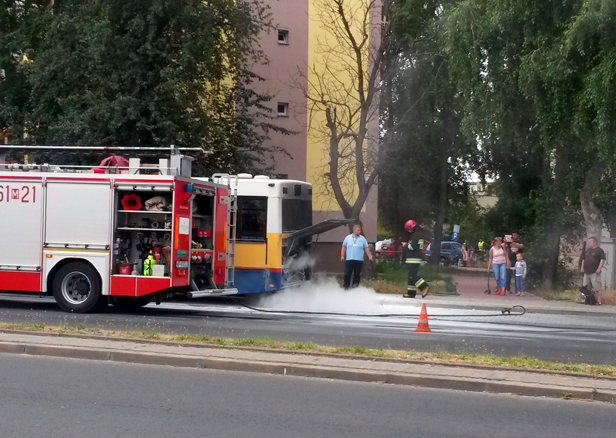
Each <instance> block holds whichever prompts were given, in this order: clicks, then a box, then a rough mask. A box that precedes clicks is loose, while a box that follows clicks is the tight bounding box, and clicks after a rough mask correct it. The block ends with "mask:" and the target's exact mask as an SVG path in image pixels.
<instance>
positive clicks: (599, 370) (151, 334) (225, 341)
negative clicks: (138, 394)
mask: <svg viewBox="0 0 616 438" xmlns="http://www.w3.org/2000/svg"><path fill="white" fill-rule="evenodd" d="M0 329H2V330H22V331H32V332H45V333H63V334H81V335H98V336H108V337H117V338H133V339H148V340H159V341H167V342H185V343H191V344H204V345H213V346H227V347H260V348H271V349H278V350H286V351H303V352H315V353H337V354H345V355H351V356H354V355H356V356H364V357H380V358H388V359H404V360H415V361H426V362H430V363H442V364H452V363H454V364H460V365H464V364H467V365H488V366H496V367H504V368H519V369H528V370H543V371H559V372H570V373H580V374H587V375H594V376H611V377H616V366H612V365H593V364H585V363H571V362H568V363H562V362H549V361H544V360H539V359H535V358H533V357H529V356H526V355H522V356H496V355H493V354H475V353H442V352H434V353H431V352H421V351H415V350H408V351H406V350H384V349H380V348H379V349H375V348H366V347H361V346H355V347H332V346H327V345H318V344H313V343H303V342H289V341H276V340H274V339H270V338H220V337H215V336H209V335H188V334H183V335H176V334H165V333H160V332H158V331H155V330H149V331H141V332H139V331H117V330H103V329H96V328H87V327H85V326H83V325H78V326H70V325H69V326H61V327H57V326H48V325H45V324H12V323H0Z"/></svg>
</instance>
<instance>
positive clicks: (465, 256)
mask: <svg viewBox="0 0 616 438" xmlns="http://www.w3.org/2000/svg"><path fill="white" fill-rule="evenodd" d="M471 252H472V249H471V244H470V243H468V240H465V241H464V244H463V245H462V260H464V266H466V267H467V268H470V267H471V257H472V254H471Z"/></svg>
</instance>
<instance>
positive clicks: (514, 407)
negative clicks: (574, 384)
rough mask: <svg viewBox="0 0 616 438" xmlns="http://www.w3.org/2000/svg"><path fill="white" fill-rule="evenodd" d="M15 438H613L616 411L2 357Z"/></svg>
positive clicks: (8, 420)
mask: <svg viewBox="0 0 616 438" xmlns="http://www.w3.org/2000/svg"><path fill="white" fill-rule="evenodd" d="M0 369H2V372H1V373H0V406H1V408H0V424H1V425H2V426H1V430H2V432H1V434H2V437H3V438H22V437H28V438H55V437H57V438H72V437H75V438H95V437H105V438H108V437H115V436H117V437H132V438H135V437H148V438H157V437H161V438H169V437H177V438H181V437H216V438H220V437H252V438H261V437H263V438H276V437H284V438H288V437H296V438H304V437H319V438H322V437H336V438H338V437H341V438H343V437H353V438H361V437H370V438H373V437H395V438H400V437H407V436H418V437H439V438H447V437H459V438H463V437H469V438H471V437H472V438H476V437H478V436H479V437H494V438H496V437H516V438H520V437H537V436H541V437H544V438H548V437H558V438H568V437H572V438H573V437H575V438H578V437H580V436H589V437H601V436H603V437H607V436H613V434H614V427H615V426H616V420H615V418H616V406H614V405H611V404H606V403H592V402H581V401H573V400H556V399H541V398H528V397H514V396H507V395H493V394H482V393H466V392H461V391H446V390H434V389H421V388H412V387H400V386H393V385H382V384H365V383H356V382H355V383H354V382H339V381H324V380H317V379H308V378H298V377H290V376H269V375H262V374H249V373H241V372H225V371H212V370H193V369H178V368H171V367H156V366H144V365H131V364H119V363H101V362H92V361H84V360H75V359H61V358H44V357H26V356H11V355H6V354H0Z"/></svg>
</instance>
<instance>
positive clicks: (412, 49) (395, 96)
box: [379, 0, 470, 261]
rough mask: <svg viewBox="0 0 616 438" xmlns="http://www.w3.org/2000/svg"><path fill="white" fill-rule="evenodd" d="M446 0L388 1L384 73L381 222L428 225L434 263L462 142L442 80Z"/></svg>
mask: <svg viewBox="0 0 616 438" xmlns="http://www.w3.org/2000/svg"><path fill="white" fill-rule="evenodd" d="M450 3H451V2H437V1H425V0H424V1H418V0H395V1H392V3H391V6H390V11H391V16H390V17H389V20H390V21H391V23H392V32H391V34H390V35H389V38H390V39H391V44H390V50H389V52H388V53H387V57H386V69H387V71H386V72H385V73H384V74H383V77H384V78H385V83H384V87H383V96H382V113H383V116H382V117H383V122H382V125H383V127H384V138H383V143H384V144H386V145H387V147H386V148H385V159H384V165H383V170H382V172H381V177H380V183H379V207H380V218H381V220H382V221H383V222H384V224H385V225H386V226H389V227H390V228H392V229H393V230H399V231H400V232H401V231H402V226H403V225H404V223H405V221H406V220H407V219H411V218H413V219H415V220H416V221H426V222H433V223H434V228H433V231H434V241H435V242H436V243H435V245H433V247H434V248H436V252H435V254H434V255H435V257H434V261H438V259H439V248H440V244H439V243H440V241H441V240H442V237H443V226H444V224H445V221H446V218H447V214H448V210H449V208H450V207H451V206H452V200H453V199H460V198H461V197H462V198H464V193H465V192H467V187H466V185H465V184H464V179H465V176H466V175H465V168H466V166H465V163H467V162H468V160H469V158H470V157H469V152H470V150H469V149H468V148H467V145H468V143H465V142H464V141H463V138H462V135H461V133H460V112H459V109H460V103H459V101H458V99H457V98H456V90H455V88H454V87H453V86H452V82H451V80H450V78H449V63H448V59H447V57H446V56H445V55H446V54H445V52H444V51H443V49H442V43H441V40H440V26H441V23H442V17H443V11H445V10H446V9H447V8H448V7H449V5H450Z"/></svg>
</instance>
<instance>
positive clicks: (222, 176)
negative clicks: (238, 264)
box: [212, 173, 238, 289]
mask: <svg viewBox="0 0 616 438" xmlns="http://www.w3.org/2000/svg"><path fill="white" fill-rule="evenodd" d="M217 179H218V181H219V182H220V184H225V182H226V185H228V186H229V196H228V197H227V239H228V240H227V251H226V253H225V259H226V265H227V275H226V279H225V289H232V288H234V287H235V242H236V238H237V185H238V177H237V175H228V174H226V173H215V174H214V175H212V180H214V181H216V180H217ZM232 182H234V184H232Z"/></svg>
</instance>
